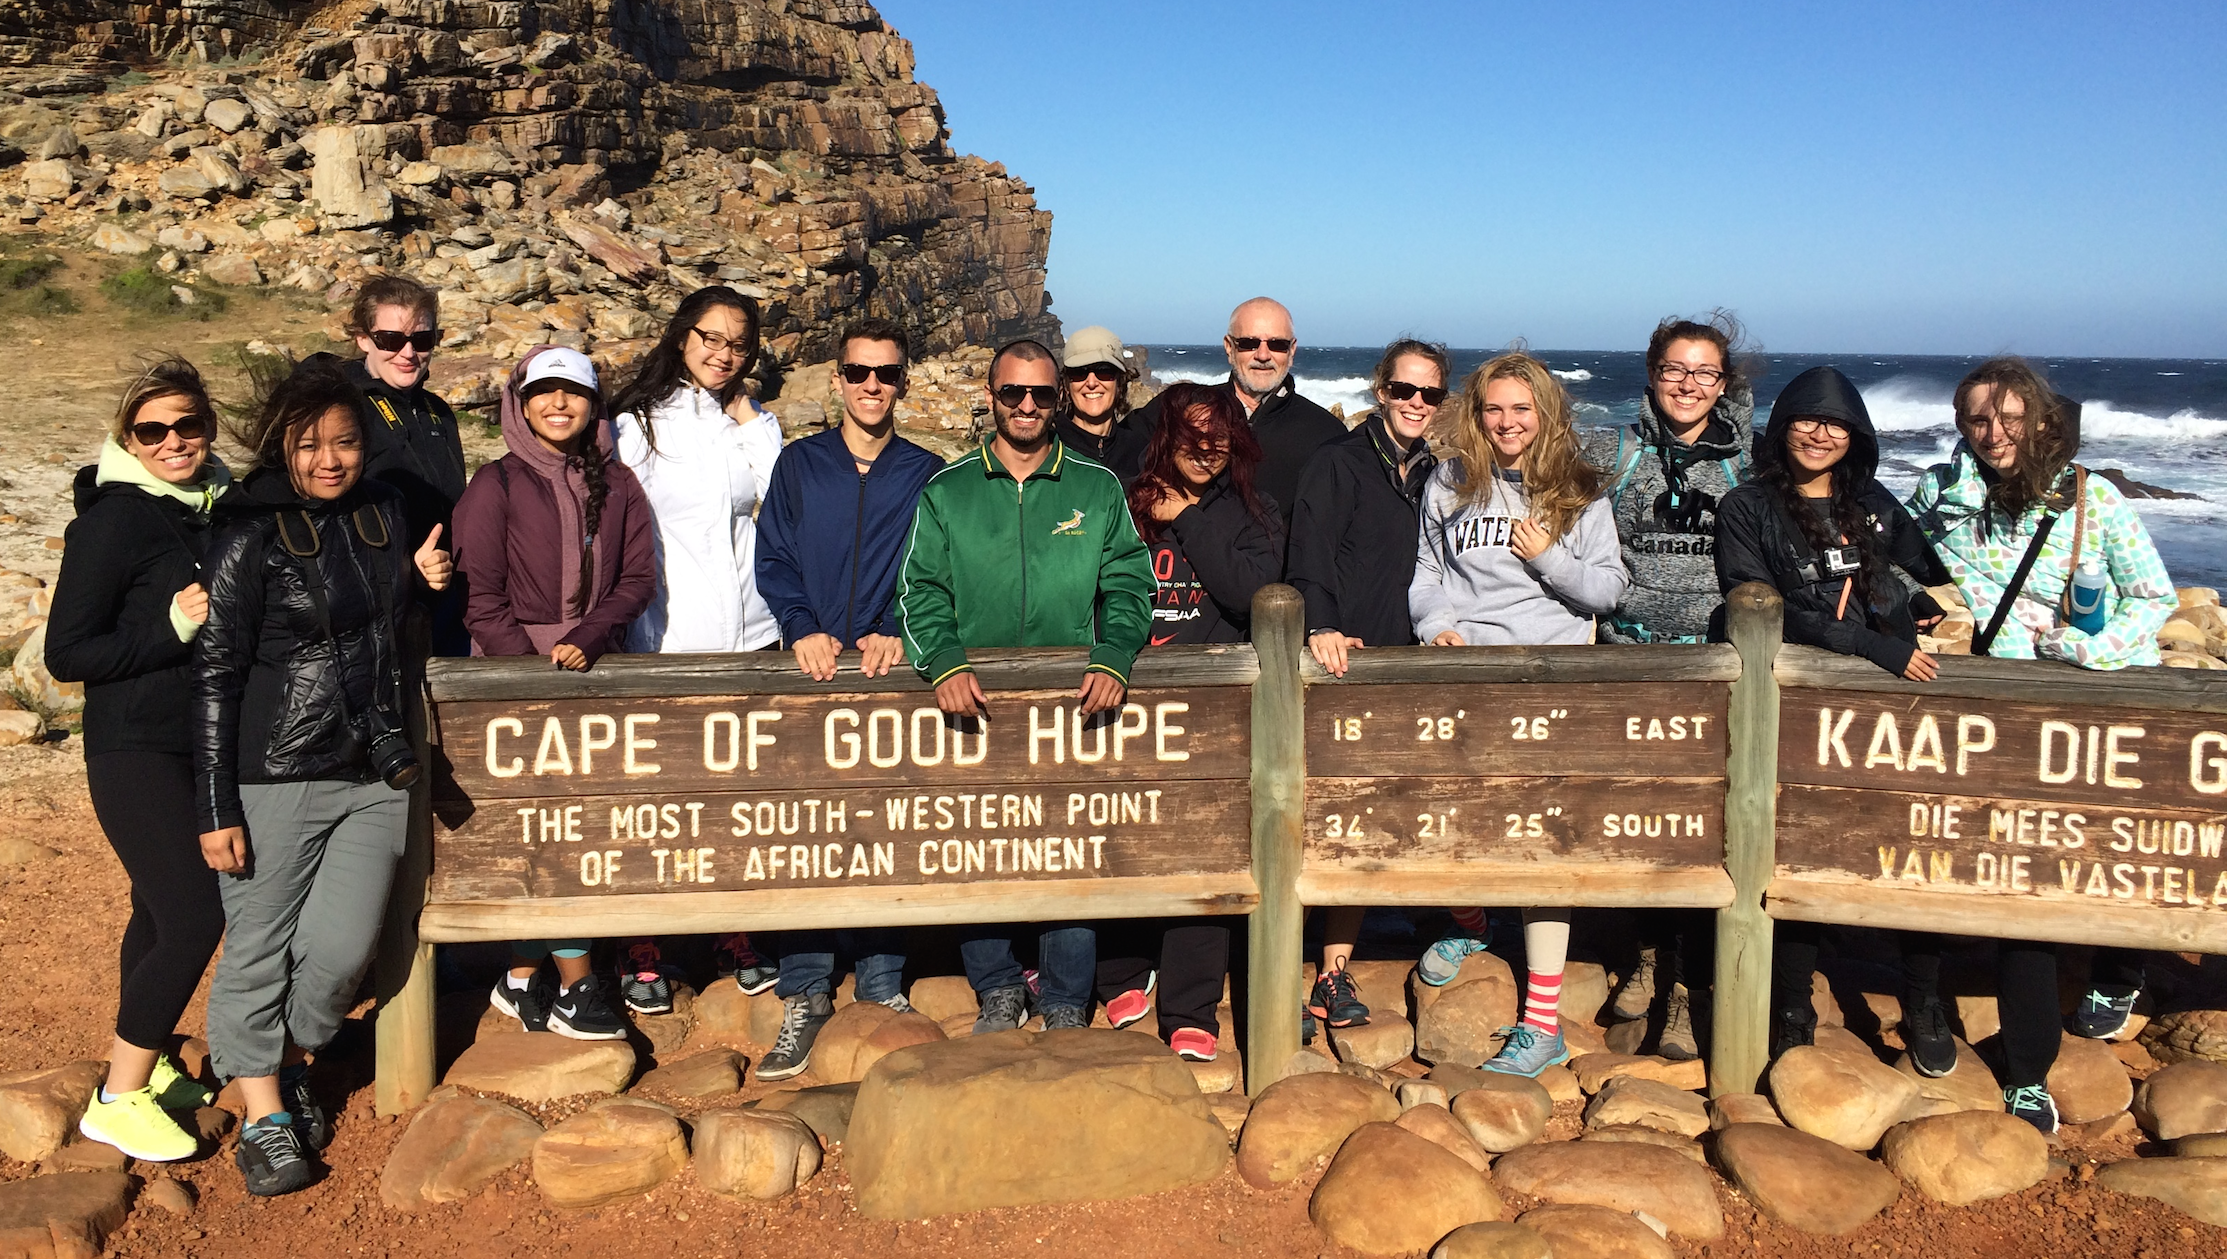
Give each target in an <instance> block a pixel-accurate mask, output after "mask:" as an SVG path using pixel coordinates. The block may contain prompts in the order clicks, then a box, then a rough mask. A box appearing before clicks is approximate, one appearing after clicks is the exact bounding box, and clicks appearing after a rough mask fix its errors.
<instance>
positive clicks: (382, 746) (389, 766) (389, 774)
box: [355, 708, 419, 791]
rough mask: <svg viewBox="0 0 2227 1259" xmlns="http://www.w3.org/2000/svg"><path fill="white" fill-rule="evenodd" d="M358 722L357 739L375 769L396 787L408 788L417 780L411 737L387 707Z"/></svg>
mask: <svg viewBox="0 0 2227 1259" xmlns="http://www.w3.org/2000/svg"><path fill="white" fill-rule="evenodd" d="M355 724H356V726H357V730H356V732H355V734H356V739H357V741H358V742H359V743H360V744H361V745H362V747H363V754H364V759H365V760H367V761H369V762H370V764H371V769H372V771H373V772H374V773H376V774H378V775H379V777H380V778H381V779H383V780H385V782H386V784H387V785H388V786H389V787H392V788H394V789H395V790H396V791H404V790H407V789H408V788H409V787H410V786H411V784H413V783H415V782H417V780H418V772H419V769H418V758H417V755H416V754H415V753H413V752H411V751H410V740H409V739H408V738H407V737H405V736H404V735H403V733H402V731H401V730H399V729H397V728H396V725H395V721H394V719H393V717H392V716H390V715H389V714H388V713H387V712H386V711H385V710H384V709H378V708H374V709H372V710H371V711H370V712H368V713H365V714H364V715H363V717H362V718H361V719H360V720H358V721H357V722H356V723H355Z"/></svg>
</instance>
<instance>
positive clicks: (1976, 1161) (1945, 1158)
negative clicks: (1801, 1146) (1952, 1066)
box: [1879, 1110, 2049, 1207]
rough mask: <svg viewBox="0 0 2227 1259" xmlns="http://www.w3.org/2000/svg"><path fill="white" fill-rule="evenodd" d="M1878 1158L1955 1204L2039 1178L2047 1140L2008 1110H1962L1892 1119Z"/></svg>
mask: <svg viewBox="0 0 2227 1259" xmlns="http://www.w3.org/2000/svg"><path fill="white" fill-rule="evenodd" d="M1879 1158H1880V1161H1881V1162H1883V1163H1885V1164H1886V1165H1887V1169H1888V1170H1889V1171H1891V1172H1893V1173H1894V1174H1895V1175H1897V1176H1900V1177H1902V1179H1903V1180H1904V1181H1905V1182H1907V1183H1908V1184H1909V1185H1910V1186H1911V1187H1912V1188H1914V1189H1916V1190H1917V1191H1918V1192H1919V1193H1922V1194H1924V1195H1925V1196H1926V1197H1928V1198H1931V1199H1933V1200H1934V1201H1935V1202H1945V1203H1947V1204H1948V1205H1950V1206H1952V1207H1961V1206H1969V1205H1971V1204H1972V1203H1974V1202H1983V1201H1985V1200H1987V1199H1989V1198H2000V1197H2002V1196H2003V1195H2004V1194H2010V1193H2017V1192H2018V1191H2019V1190H2021V1189H2028V1188H2031V1187H2033V1186H2034V1185H2038V1184H2040V1183H2041V1181H2042V1178H2043V1177H2044V1176H2047V1175H2048V1174H2049V1140H2048V1138H2046V1137H2044V1136H2042V1135H2041V1132H2040V1130H2039V1129H2037V1128H2035V1127H2034V1126H2033V1125H2032V1124H2030V1123H2027V1122H2026V1121H2025V1120H2023V1119H2020V1118H2018V1117H2016V1116H2014V1115H2008V1114H2003V1113H2000V1112H1988V1111H1980V1110H1966V1111H1959V1112H1957V1113H1956V1114H1953V1115H1936V1116H1934V1117H1932V1118H1930V1119H1918V1120H1913V1121H1912V1122H1910V1123H1905V1124H1897V1125H1896V1126H1895V1127H1893V1128H1891V1129H1889V1130H1888V1132H1887V1135H1886V1138H1885V1139H1884V1140H1882V1141H1881V1142H1880V1145H1879Z"/></svg>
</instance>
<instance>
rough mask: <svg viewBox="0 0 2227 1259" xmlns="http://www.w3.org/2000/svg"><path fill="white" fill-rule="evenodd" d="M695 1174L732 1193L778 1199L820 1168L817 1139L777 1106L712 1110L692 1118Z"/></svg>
mask: <svg viewBox="0 0 2227 1259" xmlns="http://www.w3.org/2000/svg"><path fill="white" fill-rule="evenodd" d="M695 1129H696V1131H695V1150H694V1152H693V1155H692V1163H693V1166H694V1167H695V1169H696V1179H697V1180H698V1181H699V1182H700V1183H702V1185H703V1186H704V1187H705V1188H706V1189H709V1190H711V1191H712V1192H713V1193H716V1194H723V1195H726V1196H728V1197H732V1198H756V1199H760V1200H765V1199H771V1198H778V1197H780V1196H781V1195H783V1194H786V1193H789V1192H791V1191H793V1190H794V1189H795V1188H796V1187H797V1186H798V1185H801V1184H803V1183H804V1182H805V1181H807V1180H810V1179H812V1177H813V1175H814V1174H815V1173H817V1172H818V1171H819V1170H820V1139H819V1137H818V1135H817V1134H815V1133H814V1132H813V1131H812V1128H811V1126H810V1125H808V1124H806V1123H805V1122H804V1121H803V1120H802V1119H799V1118H798V1117H796V1116H795V1115H791V1114H784V1113H782V1112H780V1111H759V1110H713V1111H706V1112H705V1113H703V1114H701V1115H698V1116H697V1117H696V1124H695Z"/></svg>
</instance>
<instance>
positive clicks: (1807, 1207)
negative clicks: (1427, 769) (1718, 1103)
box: [1715, 1123, 1902, 1236]
mask: <svg viewBox="0 0 2227 1259" xmlns="http://www.w3.org/2000/svg"><path fill="white" fill-rule="evenodd" d="M1715 1153H1716V1160H1717V1165H1718V1166H1719V1167H1722V1168H1723V1169H1724V1171H1725V1174H1726V1175H1727V1176H1730V1177H1731V1178H1732V1183H1734V1184H1736V1185H1738V1186H1739V1187H1740V1192H1742V1193H1744V1194H1746V1195H1747V1196H1748V1200H1749V1201H1750V1202H1753V1203H1754V1204H1755V1208H1756V1210H1758V1211H1761V1212H1762V1213H1763V1214H1764V1215H1766V1216H1769V1217H1770V1218H1771V1219H1773V1220H1776V1221H1778V1222H1779V1223H1781V1224H1784V1225H1786V1226H1788V1227H1789V1228H1794V1229H1799V1230H1800V1231H1802V1232H1805V1233H1822V1234H1826V1235H1830V1236H1838V1235H1840V1234H1842V1233H1847V1232H1850V1231H1852V1230H1854V1229H1857V1228H1860V1227H1862V1225H1863V1224H1864V1222H1865V1221H1867V1220H1869V1219H1871V1217H1873V1216H1875V1215H1877V1214H1879V1213H1880V1212H1881V1211H1884V1210H1886V1209H1887V1206H1888V1205H1889V1204H1890V1203H1892V1202H1893V1201H1894V1200H1895V1199H1896V1198H1898V1197H1900V1196H1902V1183H1901V1182H1900V1181H1898V1180H1896V1179H1895V1177H1894V1173H1893V1172H1890V1171H1888V1170H1887V1169H1886V1168H1884V1167H1881V1166H1880V1165H1879V1164H1877V1163H1874V1162H1872V1161H1871V1160H1870V1159H1868V1158H1865V1157H1864V1156H1863V1155H1861V1154H1858V1153H1855V1152H1853V1151H1851V1150H1849V1149H1847V1148H1846V1147H1844V1146H1841V1145H1837V1144H1835V1143H1834V1142H1831V1141H1828V1140H1826V1139H1824V1138H1823V1137H1817V1136H1812V1135H1810V1134H1809V1133H1806V1132H1802V1131H1799V1130H1797V1129H1794V1128H1781V1127H1775V1126H1773V1125H1771V1124H1761V1123H1742V1124H1734V1125H1732V1126H1731V1127H1729V1128H1726V1129H1725V1130H1724V1131H1722V1132H1720V1133H1718V1134H1717V1136H1716V1146H1715Z"/></svg>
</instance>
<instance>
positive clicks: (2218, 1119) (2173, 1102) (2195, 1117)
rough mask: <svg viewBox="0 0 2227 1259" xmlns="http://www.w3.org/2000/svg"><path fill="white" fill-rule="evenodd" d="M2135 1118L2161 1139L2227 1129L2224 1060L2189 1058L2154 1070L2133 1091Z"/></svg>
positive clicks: (2226, 1068)
mask: <svg viewBox="0 0 2227 1259" xmlns="http://www.w3.org/2000/svg"><path fill="white" fill-rule="evenodd" d="M2134 1118H2135V1120H2136V1121H2137V1122H2139V1123H2140V1124H2141V1125H2142V1127H2143V1128H2144V1129H2145V1130H2147V1131H2148V1132H2149V1134H2150V1135H2151V1136H2153V1137H2156V1138H2157V1139H2158V1140H2160V1141H2171V1140H2173V1139H2174V1138H2176V1137H2184V1136H2189V1135H2191V1134H2193V1133H2199V1132H2227V1063H2220V1062H2213V1061H2211V1060H2209V1059H2206V1058H2191V1059H2188V1060H2186V1061H2183V1062H2176V1063H2174V1064H2173V1065H2172V1066H2169V1067H2166V1068H2165V1069H2164V1070H2162V1071H2159V1072H2157V1073H2156V1074H2154V1075H2152V1076H2151V1077H2150V1078H2149V1079H2146V1080H2144V1081H2142V1087H2140V1088H2138V1089H2136V1090H2135V1091H2134Z"/></svg>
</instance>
